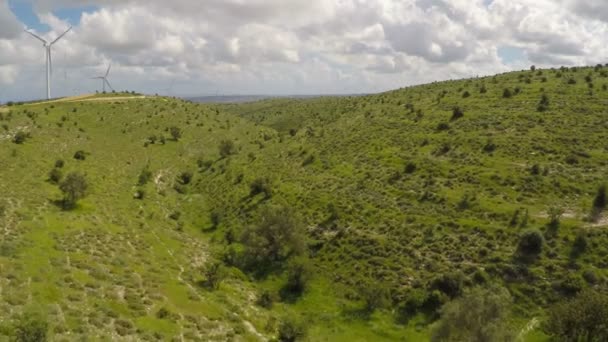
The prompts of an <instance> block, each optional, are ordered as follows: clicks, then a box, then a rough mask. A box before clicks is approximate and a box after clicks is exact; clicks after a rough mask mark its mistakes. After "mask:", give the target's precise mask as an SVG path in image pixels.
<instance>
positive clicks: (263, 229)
mask: <svg viewBox="0 0 608 342" xmlns="http://www.w3.org/2000/svg"><path fill="white" fill-rule="evenodd" d="M241 240H242V242H243V244H244V245H245V255H246V258H247V261H248V263H250V264H251V266H256V265H264V264H268V263H273V262H277V261H283V260H285V259H287V258H288V257H290V256H292V255H300V254H301V253H302V252H303V251H304V247H305V241H306V240H305V235H304V226H303V225H302V223H301V222H300V218H299V216H297V215H296V213H295V212H294V211H293V210H291V209H290V208H286V207H265V208H264V209H263V210H262V213H261V215H260V219H259V221H258V222H257V224H256V225H254V226H251V227H248V228H247V229H246V230H245V232H244V234H243V236H242V238H241Z"/></svg>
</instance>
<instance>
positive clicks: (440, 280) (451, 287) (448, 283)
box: [431, 272, 464, 298]
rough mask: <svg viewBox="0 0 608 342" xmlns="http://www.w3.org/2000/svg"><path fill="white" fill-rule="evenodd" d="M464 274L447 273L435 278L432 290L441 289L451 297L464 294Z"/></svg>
mask: <svg viewBox="0 0 608 342" xmlns="http://www.w3.org/2000/svg"><path fill="white" fill-rule="evenodd" d="M463 284H464V276H463V275H462V273H459V272H457V273H447V274H443V275H441V276H439V277H437V278H435V279H434V280H433V281H432V282H431V289H432V290H439V291H441V292H443V293H444V294H446V295H448V296H449V297H450V298H455V297H458V296H460V295H461V294H462V290H463Z"/></svg>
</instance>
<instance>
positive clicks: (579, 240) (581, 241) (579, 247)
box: [571, 231, 589, 258]
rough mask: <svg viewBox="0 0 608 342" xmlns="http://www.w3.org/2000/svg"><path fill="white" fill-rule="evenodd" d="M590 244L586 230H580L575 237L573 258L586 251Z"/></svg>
mask: <svg viewBox="0 0 608 342" xmlns="http://www.w3.org/2000/svg"><path fill="white" fill-rule="evenodd" d="M588 246H589V242H588V241H587V233H586V232H584V231H583V232H579V233H578V234H577V235H576V238H575V239H574V243H573V244H572V253H571V256H572V257H573V258H577V257H579V256H580V255H581V254H583V253H585V251H586V250H587V247H588Z"/></svg>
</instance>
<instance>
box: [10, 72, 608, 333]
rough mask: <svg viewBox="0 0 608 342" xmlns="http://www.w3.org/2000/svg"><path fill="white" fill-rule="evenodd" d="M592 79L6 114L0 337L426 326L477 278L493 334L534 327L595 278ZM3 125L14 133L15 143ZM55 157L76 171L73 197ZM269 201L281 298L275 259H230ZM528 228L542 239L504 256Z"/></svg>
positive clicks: (599, 99)
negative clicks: (297, 254)
mask: <svg viewBox="0 0 608 342" xmlns="http://www.w3.org/2000/svg"><path fill="white" fill-rule="evenodd" d="M606 76H608V74H607V73H606V71H605V70H604V68H599V67H597V68H595V69H594V68H571V69H563V70H536V71H524V72H515V73H508V74H504V75H497V76H495V77H486V78H479V79H471V80H462V81H449V82H441V83H434V84H429V85H423V86H417V87H410V88H404V89H399V90H395V91H392V92H388V93H383V94H378V95H371V96H365V97H344V98H332V97H328V98H319V99H303V100H293V99H277V100H265V101H259V102H254V103H246V104H227V105H211V104H206V105H198V104H192V103H188V102H184V101H181V100H174V99H165V98H145V99H132V100H130V101H128V102H124V101H118V100H110V101H108V102H99V103H97V102H86V103H85V102H79V103H61V102H59V103H53V104H39V105H28V106H13V107H10V113H7V112H6V111H5V112H4V113H0V114H2V117H0V119H1V120H0V124H1V125H2V127H3V128H2V129H1V133H0V165H1V166H2V167H1V168H0V193H1V194H2V195H1V197H0V209H1V210H0V223H2V228H3V229H2V234H3V239H2V241H1V242H0V270H2V274H3V275H6V276H4V277H3V278H1V279H0V289H1V291H0V298H1V299H2V300H1V305H2V310H1V311H0V312H2V313H0V326H1V327H2V328H1V329H0V334H5V335H10V334H13V333H14V329H13V327H14V326H15V325H16V324H18V322H19V321H20V315H21V313H22V312H25V313H27V314H28V315H29V313H30V312H31V311H41V315H42V316H43V317H46V320H47V321H48V322H50V323H49V328H50V334H51V335H52V336H53V337H54V338H57V339H60V338H62V337H64V338H71V337H73V336H75V335H83V336H84V335H88V336H92V337H94V338H99V339H129V338H137V339H142V338H146V339H162V340H166V339H177V340H180V339H185V340H196V339H198V340H205V341H206V340H230V339H234V340H252V341H254V340H264V339H266V338H273V337H276V336H284V335H285V334H287V330H286V329H287V328H286V326H288V325H286V323H285V322H289V321H290V319H291V318H294V319H296V320H297V321H302V322H305V323H304V325H305V326H307V327H308V329H307V330H308V332H307V334H306V336H307V337H306V338H307V339H309V340H312V341H320V340H327V341H336V340H338V341H339V340H349V341H369V340H374V341H382V340H387V341H390V340H425V339H428V338H429V336H430V330H431V326H430V324H431V323H432V322H433V321H434V320H435V319H437V318H438V317H439V316H438V313H439V311H438V310H439V309H440V307H441V305H442V304H444V303H446V302H449V301H450V298H454V299H455V298H458V297H459V296H460V295H461V294H462V293H465V292H467V290H468V289H470V288H473V287H475V286H482V287H488V286H489V284H494V285H498V286H500V287H504V288H507V289H508V290H509V293H510V296H511V297H512V298H513V304H514V305H513V306H512V308H511V309H510V314H509V326H510V328H511V329H512V330H514V331H520V330H525V332H526V333H527V334H526V335H525V336H524V335H522V336H524V338H526V339H530V340H544V339H546V338H547V334H548V332H543V330H542V327H541V326H539V325H537V324H536V323H535V322H538V321H542V320H544V319H545V317H546V313H545V309H547V308H549V307H551V306H552V304H553V303H555V302H561V301H563V300H564V299H565V298H568V297H570V296H573V295H575V294H576V293H578V292H580V291H581V290H583V289H585V288H595V289H602V290H603V289H605V288H606V276H607V275H608V274H607V273H606V267H607V266H608V264H606V262H605V260H604V259H605V258H604V256H605V255H607V254H608V250H607V247H606V246H608V244H607V242H608V233H607V232H606V226H608V223H607V222H606V219H605V218H604V216H603V215H602V214H601V212H600V211H598V210H597V208H596V211H595V212H593V213H592V208H593V206H594V203H596V202H597V201H594V197H595V196H596V193H597V192H598V188H600V186H601V185H602V184H603V183H604V182H605V181H606V179H605V175H606V166H607V165H606V161H607V160H608V158H607V157H608V144H606V134H607V133H606V132H608V131H607V130H606V128H608V119H607V117H606V109H605V108H606V104H607V103H608V91H607V90H606V89H607V85H608V79H607V78H606ZM171 127H174V128H173V129H171ZM18 132H26V133H27V134H29V135H30V136H29V137H27V134H25V135H23V137H24V141H23V142H22V143H20V144H17V143H15V142H14V140H15V138H16V136H17V133H18ZM172 133H173V134H172ZM172 136H174V137H175V138H176V139H173V138H172ZM78 151H82V152H83V153H79V154H78V157H79V159H76V158H74V157H75V156H76V155H75V154H76V152H78ZM83 156H84V159H83V158H82V157H83ZM58 160H62V161H63V163H58V162H57V161H58ZM61 164H64V165H63V166H62V167H59V166H60V165H61ZM53 169H57V170H59V173H60V174H62V175H63V176H65V175H67V174H68V173H70V172H72V171H76V172H80V173H83V174H84V175H85V177H86V179H87V181H88V183H89V185H90V189H89V191H88V196H86V197H85V198H84V199H83V200H81V201H80V202H79V204H78V205H77V206H76V208H74V209H73V210H64V208H62V207H61V205H60V204H61V202H60V199H61V198H62V197H61V193H60V192H59V190H58V186H57V185H56V184H53V182H52V180H50V179H49V176H50V174H49V172H50V171H51V170H53ZM55 173H57V171H55ZM138 183H140V184H139V185H138ZM276 207H282V208H290V210H291V211H286V212H288V213H291V214H289V215H292V216H293V220H295V221H298V222H301V224H302V226H303V228H304V232H305V236H306V241H305V242H306V248H305V249H304V251H303V253H302V254H303V256H305V257H307V258H308V259H310V261H309V262H310V264H311V266H310V267H311V270H310V271H309V272H310V280H308V281H307V282H306V287H305V289H304V290H303V291H302V294H301V295H298V296H291V295H289V294H286V292H285V289H286V285H285V284H286V282H287V284H289V282H290V281H291V279H292V278H293V277H292V274H293V273H292V272H293V267H292V266H291V265H292V264H291V262H293V260H296V259H295V258H289V256H287V257H286V258H285V259H292V261H289V260H283V261H282V262H273V263H271V264H270V266H271V267H270V269H268V270H265V271H266V272H260V271H261V269H260V268H259V267H258V268H253V269H252V268H251V267H247V262H248V261H251V260H247V257H248V256H250V254H248V251H249V248H251V238H249V240H247V238H246V237H247V236H248V235H247V234H248V232H251V229H252V228H251V227H255V226H256V225H262V226H263V224H264V223H263V222H264V221H265V220H267V219H268V217H267V216H265V215H266V214H265V212H266V210H267V209H268V208H276ZM596 207H597V206H596ZM600 209H603V208H600ZM592 214H593V215H592ZM260 222H261V223H260ZM281 222H283V223H282V224H284V223H285V222H284V221H281ZM286 222H288V223H289V222H291V221H290V220H287V221H286ZM530 230H532V231H538V232H540V234H541V235H542V242H540V244H541V247H539V250H538V251H534V253H532V254H533V255H522V247H521V246H522V244H521V236H523V235H524V234H525V233H526V232H528V231H530ZM258 232H259V231H258ZM249 235H251V234H249ZM583 240H584V241H585V248H584V249H581V248H579V247H580V241H583ZM218 260H219V261H222V262H223V264H224V265H225V266H223V267H224V268H225V269H226V276H225V278H226V279H225V280H224V282H223V283H221V285H220V286H219V289H217V290H213V289H210V288H208V287H207V286H205V280H207V281H208V280H209V279H208V278H209V275H210V273H209V272H208V271H205V270H209V269H210V267H211V266H212V265H214V264H215V262H216V261H218ZM275 261H278V260H275ZM308 278H309V277H306V279H308ZM445 284H448V285H447V286H446V285H445ZM374 298H380V299H382V300H375V299H374ZM260 299H265V300H264V301H261V300H260ZM261 302H262V304H263V303H264V302H266V304H265V305H260V303H261ZM273 302H274V305H271V304H272V303H273ZM269 303H270V304H269ZM531 322H532V323H534V324H532V323H531ZM293 325H298V324H292V325H289V327H293ZM526 326H527V328H525V327H526ZM295 330H297V329H295Z"/></svg>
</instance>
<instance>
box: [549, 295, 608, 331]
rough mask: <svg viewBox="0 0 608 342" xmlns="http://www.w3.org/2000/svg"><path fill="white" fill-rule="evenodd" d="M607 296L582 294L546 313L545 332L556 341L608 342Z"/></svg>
mask: <svg viewBox="0 0 608 342" xmlns="http://www.w3.org/2000/svg"><path fill="white" fill-rule="evenodd" d="M606 322H608V295H606V294H605V293H602V292H597V291H592V290H586V291H583V292H581V293H580V294H579V295H578V296H577V297H575V298H574V299H571V300H569V301H566V302H562V303H559V304H557V305H555V306H554V307H553V308H552V309H551V310H550V311H549V318H548V319H547V323H546V325H545V327H544V328H545V331H546V332H547V333H548V334H550V335H552V336H554V337H555V338H556V339H557V340H559V341H608V324H606Z"/></svg>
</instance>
